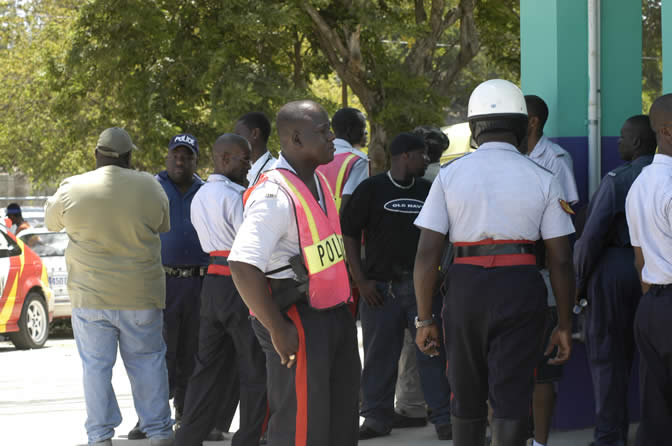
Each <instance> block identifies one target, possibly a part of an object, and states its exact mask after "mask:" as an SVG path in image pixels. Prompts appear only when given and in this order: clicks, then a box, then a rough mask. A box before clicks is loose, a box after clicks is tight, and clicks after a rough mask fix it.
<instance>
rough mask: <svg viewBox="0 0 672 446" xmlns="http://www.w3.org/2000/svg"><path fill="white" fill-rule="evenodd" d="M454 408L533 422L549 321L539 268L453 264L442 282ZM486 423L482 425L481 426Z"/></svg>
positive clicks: (459, 413)
mask: <svg viewBox="0 0 672 446" xmlns="http://www.w3.org/2000/svg"><path fill="white" fill-rule="evenodd" d="M443 289H444V291H445V294H444V305H443V324H444V325H443V330H444V337H445V346H446V353H447V357H448V378H449V381H450V387H451V389H452V391H453V397H452V401H451V413H452V415H453V416H454V417H457V418H462V419H483V420H484V419H485V418H486V416H487V414H488V410H487V406H486V400H489V401H490V404H491V405H492V408H493V411H494V417H495V418H498V419H509V420H525V422H526V420H527V418H528V415H529V410H530V400H531V398H532V390H533V385H534V369H535V366H536V365H537V362H538V361H539V356H540V355H541V349H542V342H543V335H544V325H545V321H546V312H547V303H546V285H545V284H544V280H543V279H542V277H541V275H540V274H539V271H538V269H537V267H536V266H533V265H527V266H507V267H495V268H483V267H480V266H473V265H463V264H457V265H451V266H450V269H449V270H448V272H447V277H446V281H445V282H444V287H443ZM483 426H484V425H483Z"/></svg>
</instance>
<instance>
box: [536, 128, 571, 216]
mask: <svg viewBox="0 0 672 446" xmlns="http://www.w3.org/2000/svg"><path fill="white" fill-rule="evenodd" d="M529 157H530V158H531V159H532V161H534V162H536V163H538V164H540V165H541V166H542V167H545V168H546V169H548V170H550V171H551V172H553V173H554V174H555V176H556V177H557V178H558V182H559V183H560V187H561V189H562V192H563V194H564V197H565V198H564V199H565V201H566V202H567V203H569V204H574V203H576V202H578V201H579V191H578V189H577V187H576V179H575V178H574V162H573V161H572V156H571V155H570V154H569V152H567V151H566V150H565V149H563V148H562V147H560V146H559V145H557V144H555V143H554V142H553V141H551V140H550V139H548V138H547V137H546V136H542V137H541V139H539V141H538V142H537V145H536V146H534V149H532V152H531V153H530V155H529Z"/></svg>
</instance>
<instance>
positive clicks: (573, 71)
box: [520, 0, 672, 202]
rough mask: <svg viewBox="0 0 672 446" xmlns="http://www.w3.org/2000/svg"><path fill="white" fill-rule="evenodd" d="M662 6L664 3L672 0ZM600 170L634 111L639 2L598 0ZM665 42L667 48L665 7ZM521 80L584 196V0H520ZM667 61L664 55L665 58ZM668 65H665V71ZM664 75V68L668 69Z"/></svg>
mask: <svg viewBox="0 0 672 446" xmlns="http://www.w3.org/2000/svg"><path fill="white" fill-rule="evenodd" d="M664 2H667V3H670V4H669V5H668V8H667V9H668V10H672V0H664ZM601 3H602V9H601V17H600V19H601V20H600V21H601V23H600V28H601V51H600V55H601V57H600V59H601V60H600V64H601V67H600V68H601V103H602V107H601V136H602V172H603V174H604V173H606V172H607V171H609V170H611V169H612V168H613V167H615V166H616V165H618V164H619V163H620V160H618V155H617V152H616V141H617V138H618V136H619V133H620V127H621V125H622V123H623V121H624V120H625V119H626V118H627V117H629V116H631V115H634V114H638V113H640V111H641V96H642V75H641V73H642V64H641V60H642V31H641V29H642V23H641V4H640V2H638V1H633V0H602V2H601ZM668 13H669V14H670V23H671V26H670V37H671V39H670V45H671V47H670V50H672V11H668ZM520 41H521V87H522V89H523V92H524V93H525V94H536V95H539V96H540V97H542V98H543V99H544V100H545V101H546V103H547V104H548V108H549V118H548V122H547V124H546V128H545V134H546V135H547V136H549V137H551V138H553V139H554V140H556V141H557V142H558V143H559V144H560V145H562V146H563V147H564V148H565V149H566V150H567V151H569V152H570V153H571V154H572V158H573V160H574V167H575V169H574V170H575V175H576V179H577V185H578V186H579V192H580V194H581V199H582V201H583V202H585V201H586V200H587V198H588V196H587V195H588V189H587V184H588V183H587V182H588V179H587V166H588V140H587V136H588V128H587V119H588V3H587V0H521V1H520ZM668 61H670V63H672V60H670V58H668ZM670 73H672V71H670ZM670 76H672V74H671V75H670Z"/></svg>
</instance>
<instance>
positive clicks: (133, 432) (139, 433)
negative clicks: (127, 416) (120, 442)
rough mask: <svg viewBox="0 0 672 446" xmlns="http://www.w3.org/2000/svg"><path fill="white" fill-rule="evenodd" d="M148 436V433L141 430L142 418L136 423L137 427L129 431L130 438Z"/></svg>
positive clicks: (137, 438)
mask: <svg viewBox="0 0 672 446" xmlns="http://www.w3.org/2000/svg"><path fill="white" fill-rule="evenodd" d="M143 438H147V435H146V434H145V433H144V432H143V431H141V430H140V420H138V422H137V423H136V424H135V427H134V428H133V429H131V430H130V431H129V432H128V439H129V440H142V439H143Z"/></svg>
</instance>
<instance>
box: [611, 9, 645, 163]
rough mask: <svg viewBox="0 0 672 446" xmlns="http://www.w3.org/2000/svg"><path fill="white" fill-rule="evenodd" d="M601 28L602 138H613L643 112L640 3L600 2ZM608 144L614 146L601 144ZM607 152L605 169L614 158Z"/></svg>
mask: <svg viewBox="0 0 672 446" xmlns="http://www.w3.org/2000/svg"><path fill="white" fill-rule="evenodd" d="M607 5H608V6H607ZM601 28H602V29H601V34H602V51H601V56H602V57H601V71H602V76H601V87H602V137H603V138H612V137H618V136H619V135H620V131H621V126H622V125H623V122H624V121H625V120H626V119H627V118H629V117H630V116H632V115H638V114H640V113H641V112H642V5H641V2H639V1H632V0H602V23H601ZM609 143H613V144H616V143H615V141H614V142H612V141H603V144H609ZM609 149H610V147H609V145H607V146H606V147H604V148H603V150H602V153H603V156H602V159H603V163H602V165H603V166H605V167H606V164H608V160H610V159H611V158H613V157H612V156H611V155H612V154H611V153H608V152H607V150H609ZM614 149H615V147H614ZM613 155H616V154H615V153H614V154H613ZM605 173H606V172H605Z"/></svg>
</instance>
